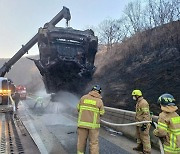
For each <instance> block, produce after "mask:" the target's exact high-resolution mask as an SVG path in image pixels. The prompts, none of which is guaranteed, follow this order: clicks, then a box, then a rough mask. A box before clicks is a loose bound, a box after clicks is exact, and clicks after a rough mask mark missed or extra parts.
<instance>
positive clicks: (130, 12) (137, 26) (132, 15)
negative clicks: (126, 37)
mask: <svg viewBox="0 0 180 154" xmlns="http://www.w3.org/2000/svg"><path fill="white" fill-rule="evenodd" d="M124 13H125V15H126V16H127V17H128V19H129V23H130V24H131V26H132V28H133V31H134V32H135V33H136V32H139V31H141V30H142V29H143V21H142V19H143V18H142V7H141V2H140V1H139V0H137V1H135V2H130V3H128V5H127V6H126V8H125V10H124Z"/></svg>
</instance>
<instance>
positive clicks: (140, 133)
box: [132, 90, 151, 154]
mask: <svg viewBox="0 0 180 154" xmlns="http://www.w3.org/2000/svg"><path fill="white" fill-rule="evenodd" d="M132 96H133V100H135V101H136V102H137V103H136V116H135V119H136V121H137V122H141V121H151V116H150V111H149V104H148V102H147V101H146V100H145V99H144V98H143V96H142V92H141V91H140V90H133V92H132ZM150 126H151V124H150V123H148V124H140V125H137V126H136V135H137V144H138V145H137V147H134V148H133V150H137V151H142V152H143V153H144V154H150V153H151V142H150V136H149V129H150Z"/></svg>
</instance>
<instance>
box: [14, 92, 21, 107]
mask: <svg viewBox="0 0 180 154" xmlns="http://www.w3.org/2000/svg"><path fill="white" fill-rule="evenodd" d="M13 99H14V103H15V108H16V110H17V109H18V104H19V101H20V94H19V93H18V92H17V91H16V92H15V93H14V96H13Z"/></svg>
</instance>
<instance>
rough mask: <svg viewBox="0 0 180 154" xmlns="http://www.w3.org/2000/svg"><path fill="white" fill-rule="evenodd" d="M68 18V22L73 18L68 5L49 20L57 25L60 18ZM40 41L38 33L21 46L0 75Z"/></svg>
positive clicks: (2, 68) (5, 64)
mask: <svg viewBox="0 0 180 154" xmlns="http://www.w3.org/2000/svg"><path fill="white" fill-rule="evenodd" d="M63 18H64V19H66V21H67V22H68V21H69V20H70V19H71V14H70V11H69V9H68V8H67V7H63V9H62V10H61V11H60V12H59V13H58V14H57V15H56V16H55V17H54V18H53V19H52V20H51V21H50V22H49V24H51V25H53V26H55V25H56V24H57V23H58V22H59V21H60V20H62V19H63ZM37 41H38V33H37V34H36V35H35V36H34V37H33V38H32V39H31V40H30V41H29V42H27V43H26V44H25V45H23V46H22V47H21V49H20V50H19V51H17V53H16V54H15V55H14V56H13V57H12V58H11V59H10V60H9V61H8V62H6V63H4V65H3V66H2V67H1V68H0V77H4V76H5V74H6V73H7V72H9V70H10V69H11V67H12V66H13V65H14V64H15V63H16V62H17V61H18V60H19V59H20V58H21V57H22V56H23V55H24V54H25V53H27V52H28V50H29V49H31V48H32V47H33V46H34V45H35V44H36V43H37Z"/></svg>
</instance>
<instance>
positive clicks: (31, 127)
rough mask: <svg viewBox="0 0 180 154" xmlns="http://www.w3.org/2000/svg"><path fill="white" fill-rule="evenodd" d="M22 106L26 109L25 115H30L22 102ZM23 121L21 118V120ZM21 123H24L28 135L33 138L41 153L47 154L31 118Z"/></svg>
mask: <svg viewBox="0 0 180 154" xmlns="http://www.w3.org/2000/svg"><path fill="white" fill-rule="evenodd" d="M23 108H24V110H26V113H27V114H26V117H27V116H28V117H29V115H30V113H29V111H28V110H27V109H26V108H25V106H24V104H23ZM22 121H23V120H22ZM23 124H24V125H25V127H26V129H27V130H28V132H29V134H30V136H31V137H32V139H33V140H34V142H35V143H36V145H37V147H38V149H39V151H40V152H41V153H42V154H48V151H47V149H46V147H45V145H44V143H43V141H42V140H41V138H40V136H39V134H38V133H37V130H36V128H35V127H34V124H33V122H32V120H31V119H30V118H28V120H27V121H26V120H25V121H23Z"/></svg>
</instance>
